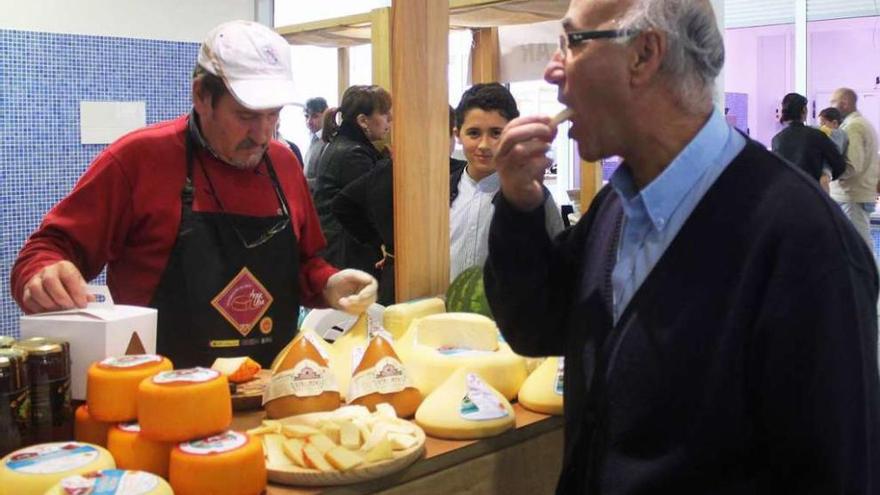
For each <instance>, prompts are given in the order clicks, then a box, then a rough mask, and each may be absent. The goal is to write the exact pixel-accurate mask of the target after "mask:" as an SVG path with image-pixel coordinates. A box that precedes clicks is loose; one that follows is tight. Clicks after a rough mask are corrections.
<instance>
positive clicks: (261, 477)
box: [168, 430, 268, 495]
mask: <svg viewBox="0 0 880 495" xmlns="http://www.w3.org/2000/svg"><path fill="white" fill-rule="evenodd" d="M168 479H169V481H170V482H171V488H173V489H174V493H175V495H206V494H211V495H259V494H261V493H263V490H265V489H266V483H267V479H268V478H267V474H266V461H265V460H264V458H263V448H262V446H261V444H260V440H259V439H258V438H255V437H251V436H248V435H245V434H244V433H239V432H236V431H231V430H230V431H227V432H225V433H222V434H220V435H215V436H212V437H208V438H203V439H201V440H196V441H192V442H185V443H181V444H179V445H177V446H176V447H174V449H173V450H172V451H171V463H170V467H169V476H168Z"/></svg>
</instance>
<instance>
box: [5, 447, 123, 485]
mask: <svg viewBox="0 0 880 495" xmlns="http://www.w3.org/2000/svg"><path fill="white" fill-rule="evenodd" d="M114 467H116V464H114V462H113V457H112V456H111V455H110V452H107V450H105V449H104V448H102V447H99V446H97V445H91V444H87V443H81V442H56V443H43V444H39V445H32V446H30V447H25V448H23V449H20V450H16V451H15V452H12V453H11V454H9V455H7V456H6V457H4V458H3V459H2V461H0V495H43V494H44V493H46V490H48V489H49V488H51V487H52V485H54V484H55V483H57V482H59V481H60V480H62V479H64V478H67V477H68V476H72V475H75V474H82V473H88V472H91V471H96V470H99V469H113V468H114Z"/></svg>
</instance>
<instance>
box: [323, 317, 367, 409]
mask: <svg viewBox="0 0 880 495" xmlns="http://www.w3.org/2000/svg"><path fill="white" fill-rule="evenodd" d="M367 340H368V335H367V313H363V314H361V315H360V316H359V317H358V319H357V321H356V322H354V325H352V327H351V328H349V329H348V331H347V332H345V333H344V334H342V336H340V337H339V338H338V339H336V341H335V342H333V345H331V346H330V369H331V370H332V371H333V375H334V376H335V377H336V383H337V384H338V385H339V393H340V394H341V395H342V398H343V399H346V400H347V399H348V387H349V382H350V381H351V372H352V371H353V370H354V367H355V366H356V365H357V360H359V359H360V356H363V354H364V351H365V350H366V349H367V343H368V342H367ZM352 362H354V364H352Z"/></svg>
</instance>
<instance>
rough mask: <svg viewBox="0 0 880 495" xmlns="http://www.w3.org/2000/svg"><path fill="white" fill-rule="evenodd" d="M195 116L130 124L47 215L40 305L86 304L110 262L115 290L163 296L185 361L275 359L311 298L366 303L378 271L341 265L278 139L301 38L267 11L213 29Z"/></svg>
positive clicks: (35, 246)
mask: <svg viewBox="0 0 880 495" xmlns="http://www.w3.org/2000/svg"><path fill="white" fill-rule="evenodd" d="M192 98H193V110H192V112H191V113H190V114H188V115H184V116H181V117H179V118H177V119H174V120H171V121H168V122H162V123H159V124H155V125H152V126H149V127H147V128H144V129H140V130H137V131H134V132H132V133H130V134H128V135H126V136H123V137H122V138H120V139H119V140H117V141H116V142H115V143H113V144H111V145H110V146H109V147H108V148H107V149H105V150H104V151H103V152H102V153H101V154H99V155H98V157H97V158H96V159H95V161H94V162H93V163H92V164H91V166H90V167H89V169H88V170H87V171H86V172H85V174H84V175H83V177H82V178H81V179H80V181H79V182H78V184H77V185H76V186H75V187H74V189H73V191H71V193H70V194H69V195H68V196H67V197H66V198H64V199H62V200H61V202H59V203H58V204H57V205H56V206H55V207H54V208H52V210H51V211H50V212H49V213H48V214H47V215H46V217H45V219H44V220H43V223H42V225H41V226H40V227H39V229H38V230H37V231H36V232H35V233H34V234H33V235H32V236H31V238H30V239H29V240H28V241H27V243H26V244H25V246H24V248H23V249H22V250H21V253H20V254H19V257H18V260H17V261H16V263H15V266H14V267H13V273H12V292H13V296H14V297H15V299H16V301H18V303H19V305H20V306H21V307H22V308H23V309H24V310H25V311H27V312H31V313H33V312H42V311H51V310H58V309H66V308H73V307H84V306H85V305H86V304H87V302H88V300H89V299H90V297H91V296H89V295H88V294H87V293H86V289H85V282H84V280H85V279H92V278H94V277H96V276H97V275H98V274H99V273H100V272H101V270H102V269H103V268H104V267H105V265H106V267H107V281H108V285H109V286H110V290H111V292H112V294H113V297H114V299H115V301H117V302H119V303H124V304H134V305H142V306H147V305H148V306H152V307H155V308H157V309H158V310H159V320H158V342H157V350H158V352H159V353H160V354H165V355H167V356H168V357H170V358H171V360H172V361H173V362H174V363H175V366H176V367H185V366H194V365H203V366H204V365H210V364H211V362H212V361H213V359H214V358H216V357H223V356H243V355H248V356H251V357H252V358H254V359H257V360H258V361H260V362H261V363H262V364H263V365H264V366H266V365H268V364H269V363H270V362H271V360H272V359H273V358H274V357H275V355H276V354H277V353H278V352H279V351H280V350H281V349H282V347H283V346H284V345H285V344H287V342H289V341H290V339H291V338H292V337H293V336H294V335H295V333H296V326H297V316H298V313H299V306H300V302H302V303H303V304H304V305H306V306H310V307H321V306H327V305H329V306H333V307H336V308H339V309H343V310H346V311H349V312H352V313H359V312H362V311H363V310H365V309H366V307H367V306H368V305H369V304H371V303H372V302H373V301H374V300H375V293H376V281H375V279H373V278H372V277H371V276H369V275H368V274H366V273H363V272H359V271H356V270H342V271H338V270H337V269H336V268H334V267H333V266H331V265H330V264H328V263H327V262H326V261H324V260H323V259H322V258H320V257H318V256H317V254H316V253H317V252H318V251H319V250H320V249H322V248H323V247H324V245H325V241H324V236H323V235H322V233H321V230H320V226H319V222H318V217H317V215H316V213H315V208H314V205H313V204H312V201H311V196H310V195H309V191H308V187H307V185H306V180H305V178H304V177H303V174H302V168H301V167H299V166H298V165H297V166H295V163H294V162H295V158H294V156H293V154H292V153H291V152H290V149H288V148H287V147H286V146H285V145H284V144H282V143H280V142H278V141H274V140H272V136H273V134H274V132H275V127H276V123H277V121H278V115H279V112H280V111H281V107H282V106H284V105H286V104H289V103H292V102H293V101H294V91H293V73H292V70H291V60H290V48H289V45H288V44H287V42H285V41H284V39H283V38H282V37H281V36H279V35H278V34H277V33H275V32H274V31H272V30H271V29H269V28H267V27H265V26H262V25H260V24H257V23H253V22H246V21H233V22H228V23H225V24H222V25H220V26H218V27H217V28H215V29H214V30H212V31H211V32H210V33H209V34H208V37H207V39H206V40H205V42H204V43H203V44H202V46H201V49H200V51H199V56H198V64H197V65H196V68H195V71H194V73H193V80H192Z"/></svg>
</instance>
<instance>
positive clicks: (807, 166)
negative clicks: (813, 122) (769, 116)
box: [771, 122, 846, 180]
mask: <svg viewBox="0 0 880 495" xmlns="http://www.w3.org/2000/svg"><path fill="white" fill-rule="evenodd" d="M771 147H772V149H773V152H774V153H776V154H778V155H779V156H781V157H783V158H785V159H786V160H788V161H790V162H791V163H794V164H795V165H797V166H798V168H800V169H801V170H803V171H804V172H806V173H807V175H809V176H811V177H812V178H814V179H816V180H819V178H820V177H822V165H823V164H826V163H827V164H828V167H829V168H831V178H832V179H837V178H838V177H839V176H840V174H842V173H843V172H844V171H845V170H846V161H844V158H843V156H842V155H841V154H840V151H839V150H838V149H837V146H836V145H835V144H834V141H832V140H831V139H830V138H829V137H828V136H826V135H825V133H824V132H822V131H820V130H819V129H814V128H812V127H808V126H805V125H804V124H803V122H791V123H789V124H788V125H787V126H786V127H785V129H783V130H781V131H779V133H778V134H776V135H775V136H773V141H772V144H771Z"/></svg>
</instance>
